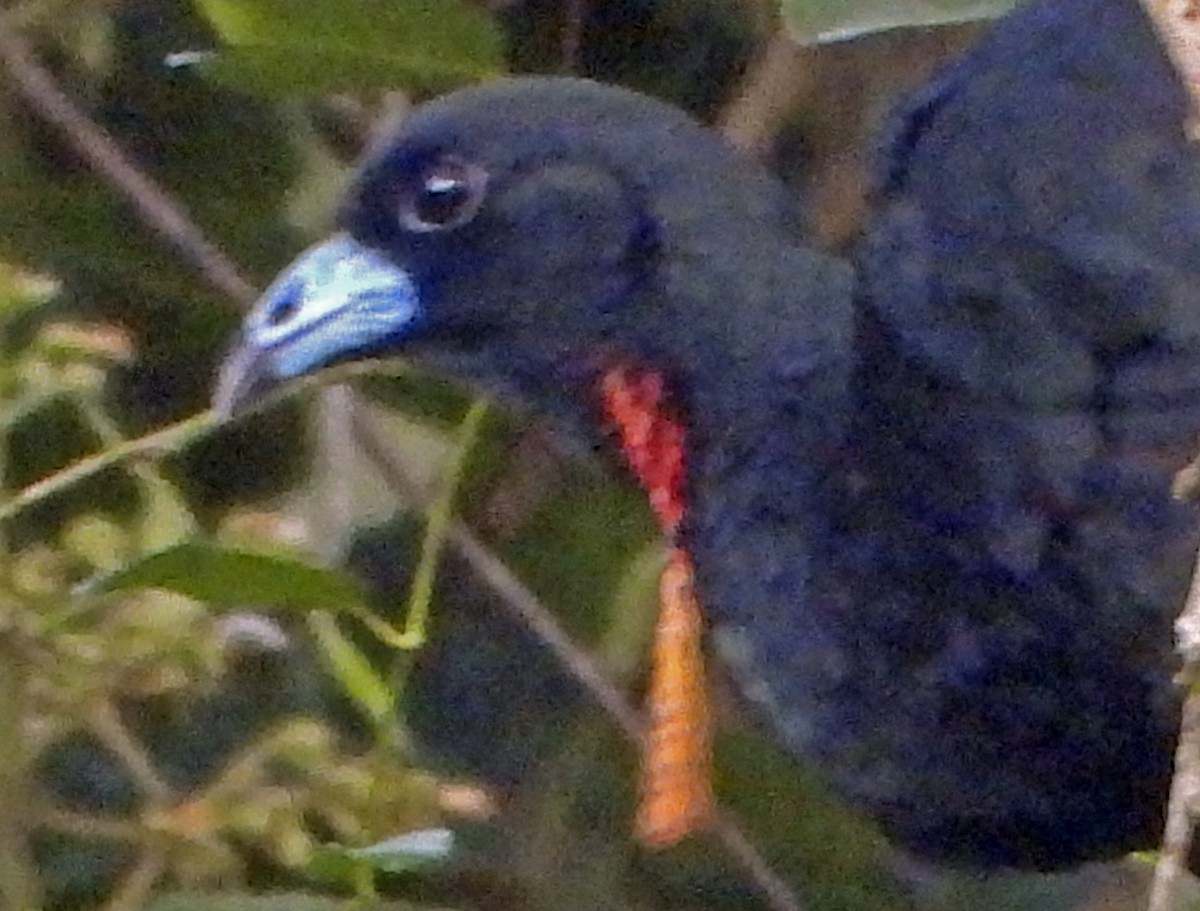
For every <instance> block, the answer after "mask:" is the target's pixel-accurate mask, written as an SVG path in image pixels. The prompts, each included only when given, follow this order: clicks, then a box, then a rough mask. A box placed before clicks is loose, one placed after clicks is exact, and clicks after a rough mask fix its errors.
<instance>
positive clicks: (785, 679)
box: [218, 0, 1200, 869]
mask: <svg viewBox="0 0 1200 911" xmlns="http://www.w3.org/2000/svg"><path fill="white" fill-rule="evenodd" d="M1185 113H1186V105H1185V99H1184V95H1183V91H1182V89H1181V88H1180V86H1179V84H1178V83H1177V81H1176V79H1175V77H1174V75H1173V72H1172V70H1171V68H1170V66H1169V64H1168V62H1167V60H1166V58H1165V56H1164V54H1163V52H1162V51H1161V50H1160V48H1159V46H1158V44H1157V43H1156V41H1155V38H1154V36H1153V34H1152V33H1151V31H1150V28H1149V26H1148V24H1147V22H1146V20H1145V19H1144V18H1143V16H1142V14H1141V12H1140V10H1139V8H1138V5H1137V2H1136V0H1048V2H1040V3H1034V4H1032V5H1029V6H1027V7H1024V8H1023V9H1021V10H1020V11H1018V12H1017V13H1015V14H1013V15H1011V16H1010V17H1008V18H1007V19H1006V20H1004V21H1002V22H1001V23H1000V24H999V25H998V26H997V27H996V28H995V29H994V30H993V32H992V33H991V34H990V36H989V37H987V38H985V39H984V40H983V41H982V42H981V44H980V45H979V46H978V47H977V48H976V49H975V50H974V51H973V52H972V53H970V54H969V55H968V56H967V57H966V58H965V59H963V60H962V61H961V62H959V63H957V64H956V65H954V66H953V67H952V68H950V69H949V70H948V71H946V72H945V73H943V74H942V75H941V76H940V77H939V78H938V79H937V80H936V81H935V82H934V83H933V84H932V85H931V86H929V87H928V88H927V89H925V90H923V91H922V92H921V93H919V94H918V95H917V97H916V98H915V99H913V100H912V101H911V102H910V103H908V104H907V106H906V107H905V108H904V109H903V110H902V111H901V112H900V113H899V115H898V116H897V117H896V118H895V122H894V124H893V126H892V127H891V129H890V130H889V131H888V133H887V137H886V141H885V142H884V143H883V148H882V151H881V154H880V156H879V162H878V168H877V175H876V183H875V188H874V194H873V197H872V207H871V214H870V217H869V222H868V225H867V228H866V231H865V236H864V239H863V242H862V244H861V248H860V251H859V254H858V258H857V263H856V269H855V270H853V271H852V270H851V268H848V267H847V266H846V265H844V264H842V263H840V262H837V261H835V260H833V259H832V258H829V257H827V256H824V255H820V254H817V253H814V252H811V251H808V250H805V249H804V248H803V247H802V246H800V245H799V244H797V243H795V242H794V239H793V237H792V236H791V232H790V229H789V224H790V222H789V215H788V212H787V211H785V206H784V204H783V202H782V200H783V199H784V198H785V195H786V194H785V191H784V190H783V188H782V187H781V186H779V185H778V184H776V183H775V181H774V180H773V179H772V178H771V177H769V176H768V175H767V174H766V173H764V172H763V171H761V170H760V169H759V168H758V167H757V166H755V165H753V164H751V163H749V162H747V161H744V160H742V159H741V158H739V157H738V156H737V155H736V154H735V153H734V152H732V151H731V150H730V149H728V148H727V147H726V146H724V145H723V144H722V142H721V141H720V140H719V139H718V138H717V137H716V136H715V135H713V134H711V133H709V132H707V131H705V130H704V129H702V128H701V127H699V126H698V125H696V124H694V123H693V122H692V121H690V120H689V119H688V118H687V117H686V116H685V115H683V114H681V113H679V112H677V111H676V110H674V109H672V108H670V107H668V106H666V105H664V104H661V103H659V102H656V101H653V100H650V99H648V98H645V97H642V96H639V95H636V94H633V93H631V92H628V91H624V90H621V89H617V88H612V87H605V86H601V85H598V84H594V83H589V82H586V81H582V80H572V79H553V78H526V79H509V80H500V81H496V82H493V83H490V84H487V85H484V86H482V87H478V88H472V89H468V90H465V91H461V92H457V93H454V94H451V95H448V96H446V97H444V98H441V99H439V100H436V101H434V102H432V103H429V104H427V105H425V106H423V107H421V108H419V109H417V110H415V111H414V112H413V113H412V114H411V116H409V117H408V118H407V119H406V120H405V121H404V122H403V123H402V124H401V125H400V126H399V127H398V128H397V129H396V130H395V131H394V132H392V133H391V134H390V135H388V136H387V137H386V138H385V139H383V140H382V141H381V142H380V143H379V144H377V146H376V147H375V148H374V149H373V150H372V151H370V152H369V154H368V155H367V157H366V160H365V161H364V162H363V164H362V165H361V168H360V170H359V172H358V175H357V178H356V179H355V181H354V183H353V185H352V187H351V188H350V190H349V193H348V195H347V198H346V201H345V204H344V207H343V209H342V214H341V228H342V231H341V233H339V234H337V235H336V236H335V237H334V238H332V239H331V240H329V241H328V242H326V243H324V244H322V245H321V246H318V247H316V248H314V249H312V250H310V251H309V252H308V253H306V254H305V255H304V256H303V257H302V258H301V259H300V260H299V261H298V262H297V263H296V264H295V265H293V266H292V267H291V268H290V269H289V270H288V271H287V272H286V273H284V274H283V275H282V276H281V277H280V278H279V279H278V281H277V282H276V283H275V284H274V286H273V287H272V288H271V289H270V290H269V291H268V292H267V294H266V295H265V297H264V299H263V301H262V302H261V303H260V304H259V306H258V308H257V309H256V310H255V311H254V313H253V314H252V315H251V316H250V317H249V319H248V320H247V322H246V324H245V328H244V331H243V335H242V337H241V339H240V340H239V343H238V347H237V349H236V350H235V352H234V353H233V354H232V355H231V357H230V359H229V361H228V362H227V363H226V366H225V369H224V372H223V377H222V382H221V388H220V390H219V393H218V408H219V409H220V410H223V411H225V412H230V411H235V410H237V409H239V408H241V407H242V406H243V405H245V404H246V403H248V402H251V401H253V400H255V399H256V398H257V397H258V396H259V394H260V393H261V392H262V391H263V390H264V389H266V388H268V387H270V386H272V385H275V384H277V383H279V382H281V381H283V380H286V379H288V378H291V377H295V376H298V375H300V374H305V373H308V372H311V371H314V370H316V369H318V368H320V367H322V366H325V365H328V364H332V363H334V362H339V361H345V360H347V359H350V358H358V357H368V356H372V355H377V354H380V353H393V352H403V353H405V354H407V355H410V356H411V357H412V358H414V359H417V360H419V361H420V362H422V363H424V364H427V365H428V366H430V367H431V368H433V369H435V370H438V371H443V372H445V373H448V374H452V375H455V376H458V377H461V378H464V379H466V380H468V381H470V382H473V383H476V384H478V385H479V386H481V387H482V388H484V389H486V390H489V391H491V392H493V393H495V394H497V395H498V396H500V397H502V398H503V399H505V400H507V401H510V402H513V403H516V404H518V405H523V406H525V407H527V408H529V409H532V410H533V411H535V412H537V413H540V414H544V415H546V416H548V417H549V418H550V419H552V420H553V421H555V422H557V424H558V425H559V426H560V427H561V428H562V429H563V430H564V432H565V433H566V434H568V435H569V436H572V437H576V438H579V439H582V440H584V441H587V442H589V443H590V442H595V443H597V444H600V445H604V441H605V436H604V433H603V429H602V424H603V422H602V421H601V420H600V418H601V413H600V405H599V403H598V389H599V388H600V387H599V384H600V382H601V379H602V377H604V376H606V375H608V374H609V373H610V372H611V371H612V370H614V369H630V370H634V371H639V372H640V373H639V375H650V376H653V377H655V378H658V379H660V380H661V382H662V383H663V384H664V387H665V390H666V395H667V398H666V399H665V403H664V406H665V407H666V408H668V409H669V410H670V412H671V413H672V414H673V415H675V416H676V418H677V420H678V421H679V422H680V423H681V425H682V426H683V427H684V428H685V430H686V437H685V450H686V480H685V493H686V502H687V511H686V514H685V515H684V517H683V521H682V526H681V531H680V535H681V540H682V543H683V544H684V545H685V546H686V548H687V549H688V551H689V552H690V554H691V557H692V559H693V561H694V565H695V573H696V584H697V588H698V592H699V596H700V600H701V602H702V604H703V607H704V610H705V615H706V618H707V623H708V626H709V634H710V641H711V645H712V647H713V650H714V651H715V652H716V654H717V655H718V656H719V658H720V659H721V661H722V662H723V663H724V664H725V665H727V666H728V667H729V668H730V670H731V673H732V675H733V676H734V678H735V679H736V680H737V681H738V683H739V684H740V686H741V688H742V690H743V691H744V692H745V694H746V696H747V697H748V698H749V700H750V701H751V702H752V703H753V704H754V705H755V706H756V707H757V708H758V710H759V711H760V713H761V716H762V717H763V718H764V719H766V720H767V721H768V722H769V724H770V725H771V727H772V729H773V730H774V731H775V732H776V733H777V735H778V737H779V738H780V739H781V740H782V742H783V743H785V744H786V745H787V746H788V747H789V748H790V749H791V750H792V751H793V752H795V753H796V754H798V755H799V756H801V757H804V758H805V759H808V760H811V761H812V762H814V763H815V764H816V765H818V766H819V767H820V768H821V769H822V770H823V772H824V773H825V774H826V775H827V776H828V778H829V779H830V781H831V782H832V783H833V785H834V786H835V788H836V789H837V790H838V791H839V792H840V793H841V794H843V795H844V796H845V797H846V798H847V799H848V800H849V801H850V802H852V803H853V804H854V805H856V806H858V807H860V808H862V809H864V810H865V811H867V812H868V813H870V814H871V815H872V816H873V817H874V818H875V819H876V820H877V821H878V822H879V823H880V824H881V826H882V827H883V828H884V830H885V831H887V832H888V833H889V835H890V836H891V837H892V838H893V839H894V840H895V841H896V842H897V843H899V844H901V845H903V846H905V847H907V848H909V849H911V850H913V851H915V852H917V853H919V854H921V855H924V856H928V857H935V858H942V859H947V860H952V861H958V862H965V863H971V864H978V865H987V866H991V865H1012V866H1022V867H1033V868H1039V869H1049V868H1055V867H1061V866H1065V865H1069V864H1072V863H1075V862H1079V861H1081V860H1084V859H1090V858H1099V857H1105V856H1113V855H1115V854H1118V853H1121V852H1123V851H1126V850H1129V849H1131V848H1135V847H1139V846H1146V845H1152V844H1154V843H1155V842H1156V840H1157V833H1158V831H1159V826H1160V821H1161V815H1162V805H1163V802H1164V798H1165V790H1166V784H1167V781H1168V779H1169V770H1170V754H1171V742H1172V736H1173V728H1174V719H1175V710H1176V699H1175V694H1174V693H1173V690H1172V687H1171V674H1172V661H1171V635H1170V630H1171V624H1170V618H1171V617H1172V616H1173V614H1174V613H1175V611H1176V610H1177V609H1178V607H1179V605H1180V603H1181V601H1182V598H1183V595H1184V592H1185V588H1186V583H1187V579H1188V574H1189V571H1190V567H1191V553H1192V552H1193V551H1194V549H1195V546H1196V544H1197V540H1198V535H1197V522H1196V517H1195V515H1194V513H1193V512H1192V511H1191V509H1189V508H1188V507H1186V506H1184V505H1181V504H1178V503H1175V502H1173V501H1172V500H1171V498H1170V494H1169V488H1170V483H1171V479H1172V475H1173V472H1175V471H1176V470H1178V469H1179V468H1180V467H1182V466H1183V465H1184V464H1185V463H1186V462H1187V459H1188V457H1189V456H1190V455H1191V450H1192V449H1193V447H1194V446H1195V445H1196V443H1197V440H1198V439H1200V303H1198V302H1196V301H1195V300H1194V295H1195V294H1196V291H1195V289H1196V288H1197V287H1200V282H1197V280H1196V278H1197V276H1196V272H1197V271H1200V167H1198V165H1197V158H1196V155H1195V153H1194V152H1193V151H1192V150H1191V149H1190V148H1189V147H1188V145H1187V143H1186V141H1185V139H1184V135H1183V131H1182V123H1183V120H1184V116H1185ZM610 448H611V447H610Z"/></svg>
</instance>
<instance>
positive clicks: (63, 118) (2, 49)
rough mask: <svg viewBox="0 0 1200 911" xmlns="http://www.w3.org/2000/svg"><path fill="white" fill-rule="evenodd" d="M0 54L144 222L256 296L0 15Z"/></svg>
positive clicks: (213, 280) (248, 297) (38, 105)
mask: <svg viewBox="0 0 1200 911" xmlns="http://www.w3.org/2000/svg"><path fill="white" fill-rule="evenodd" d="M0 60H2V61H3V62H4V65H5V66H6V67H7V68H8V71H9V73H10V74H11V75H12V77H13V80H14V81H15V82H16V87H17V90H18V91H19V92H20V93H21V96H22V97H23V98H24V99H25V101H26V103H27V104H29V106H30V107H31V108H33V109H34V110H35V111H36V112H37V113H38V115H39V116H41V117H42V119H43V120H45V121H47V122H48V123H51V124H53V125H54V126H56V127H58V128H59V129H60V130H61V131H62V132H63V133H64V134H65V136H66V138H67V140H68V141H69V142H70V143H71V146H72V148H74V149H75V151H76V152H77V153H79V155H80V156H81V157H82V158H83V159H84V160H85V161H87V163H88V164H90V165H91V166H92V167H93V168H95V169H96V171H98V172H99V173H100V175H101V176H102V177H104V179H105V180H106V181H107V182H108V184H109V186H111V187H112V188H113V189H115V190H116V191H117V192H119V193H120V194H121V195H122V196H124V197H125V199H126V201H127V202H129V203H130V204H131V205H132V206H133V208H134V210H135V211H136V212H137V215H138V218H139V219H141V221H142V223H143V224H145V225H147V226H148V227H149V228H151V229H152V230H153V231H154V232H155V233H157V234H158V235H159V236H160V237H161V238H162V239H163V240H165V241H166V242H167V243H168V244H169V245H170V246H172V247H174V248H175V250H176V251H177V252H178V253H180V254H182V255H183V258H184V259H186V260H187V261H188V262H190V263H192V265H193V266H195V267H196V268H197V269H198V270H199V271H200V274H201V275H203V276H204V278H205V279H206V280H207V281H208V282H209V284H211V285H212V286H213V287H214V288H217V289H218V290H220V291H222V292H224V293H225V294H227V295H229V296H230V297H231V298H233V299H234V300H235V301H237V302H238V303H239V304H241V305H242V306H249V304H250V303H251V302H252V301H253V300H254V298H255V297H256V296H257V295H256V293H255V290H254V288H253V286H251V285H250V283H249V282H247V281H246V280H245V279H244V278H242V276H241V274H240V273H239V272H238V270H237V269H236V268H235V267H234V265H233V263H232V262H231V261H230V259H229V257H227V256H226V255H225V254H224V253H222V252H221V251H220V249H218V248H217V246H216V245H215V244H213V243H212V242H211V241H210V240H209V239H208V238H207V237H205V236H204V233H203V232H202V231H201V230H200V228H199V227H198V226H197V225H196V223H195V222H194V221H193V220H192V219H191V217H190V216H189V215H188V213H187V212H186V211H185V210H184V208H183V206H181V205H180V204H179V203H178V202H177V201H176V200H175V199H173V198H172V197H171V196H170V195H168V193H167V192H166V190H164V189H163V188H162V187H160V186H159V185H158V184H157V183H156V182H155V181H154V180H153V179H151V178H150V177H149V176H148V175H147V174H146V173H145V172H144V171H142V170H141V169H140V168H138V166H137V165H136V164H135V163H134V162H133V160H132V159H131V158H130V157H129V156H128V155H127V154H126V153H125V151H124V150H123V149H122V148H121V147H120V146H119V145H118V144H117V143H116V141H115V140H114V139H113V138H112V136H110V135H109V134H108V132H107V131H106V130H105V129H104V128H103V127H101V126H100V125H99V124H97V123H96V122H95V121H94V120H92V119H91V118H90V117H88V115H87V114H85V113H84V112H83V111H82V110H81V109H80V108H79V106H78V105H76V104H75V102H73V101H72V100H71V99H70V98H68V97H67V95H66V93H65V92H63V90H62V89H61V88H59V86H58V84H57V82H56V81H55V79H54V77H53V76H52V75H51V74H50V73H49V71H47V70H46V68H45V67H43V66H42V65H41V64H40V63H39V62H38V61H37V60H36V59H35V58H34V56H33V54H32V53H31V52H30V50H29V48H28V46H27V45H26V44H25V42H24V41H23V40H22V39H21V38H20V37H19V36H18V35H17V34H16V32H15V31H14V30H13V28H12V27H11V25H10V24H9V23H8V21H7V20H6V18H5V17H4V16H2V15H0Z"/></svg>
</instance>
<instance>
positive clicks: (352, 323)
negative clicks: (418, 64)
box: [217, 78, 781, 413]
mask: <svg viewBox="0 0 1200 911" xmlns="http://www.w3.org/2000/svg"><path fill="white" fill-rule="evenodd" d="M746 170H749V173H748V174H744V173H740V172H742V171H746ZM780 221H781V216H780V203H779V193H778V191H777V189H776V186H775V184H773V183H772V182H771V181H770V180H769V179H768V178H766V177H765V176H762V175H761V174H759V173H758V171H757V170H756V169H747V168H746V167H745V163H744V162H740V161H739V160H738V159H737V157H736V155H735V154H734V153H733V152H732V151H731V150H729V149H728V148H726V147H725V146H724V145H723V144H722V143H721V142H720V141H719V140H718V139H717V138H716V137H715V136H714V135H712V134H710V133H709V132H708V131H706V130H704V129H703V128H701V127H700V126H699V125H697V124H696V123H694V122H693V121H692V120H690V119H689V118H688V117H687V115H685V114H683V113H682V112H680V111H678V110H676V109H674V108H672V107H670V106H668V105H665V104H662V103H660V102H657V101H654V100H652V99H649V98H646V97H644V96H641V95H637V94H635V93H633V92H629V91H625V90H622V89H618V88H613V87H607V86H601V85H598V84H596V83H592V82H587V81H584V80H576V79H548V78H540V79H538V78H527V79H510V80H502V81H498V82H494V83H491V84H489V85H485V86H482V87H477V88H473V89H468V90H465V91H462V92H458V93H455V94H452V95H449V96H446V97H444V98H441V99H439V100H437V101H434V102H432V103H430V104H427V105H425V106H423V107H421V108H418V109H417V110H416V111H415V112H413V113H412V114H411V115H410V116H408V117H407V118H406V119H405V120H404V122H403V123H402V124H401V125H400V126H399V127H398V128H397V129H396V130H394V131H392V132H391V133H390V134H388V135H386V136H384V137H383V138H382V139H381V140H380V141H379V142H378V143H377V144H376V145H375V146H374V147H373V148H372V149H371V150H370V151H369V152H368V154H367V156H366V158H365V161H364V163H363V164H362V165H361V166H360V168H359V170H358V173H357V175H356V177H355V179H354V181H353V183H352V186H351V188H350V190H349V192H348V194H347V197H346V200H345V202H344V204H343V207H342V210H341V216H340V228H341V230H340V232H339V233H338V234H336V235H335V236H334V237H333V238H331V239H329V240H327V241H325V242H324V243H322V244H319V245H318V246H316V247H314V248H312V249H311V250H309V251H308V252H307V253H305V254H303V255H302V256H301V257H300V258H299V259H298V260H297V261H296V262H295V263H294V264H293V265H292V266H291V267H289V268H288V269H287V270H286V271H285V272H284V273H283V274H282V275H281V276H280V277H279V278H278V279H277V280H276V281H275V283H274V284H273V285H272V286H271V288H270V289H269V290H268V291H267V292H266V294H265V295H264V296H263V298H262V300H261V301H260V302H259V304H258V305H257V307H256V308H255V310H254V311H253V313H252V314H251V315H250V316H249V317H248V319H247V320H246V323H245V326H244V328H243V332H242V336H241V338H240V340H239V343H238V346H237V349H236V351H235V352H234V354H233V355H232V356H231V357H230V359H229V360H228V361H227V363H226V365H225V368H224V371H223V375H222V380H221V384H220V388H219V390H218V394H217V409H218V411H220V412H225V413H230V412H233V411H236V410H239V409H241V408H242V407H244V406H246V405H248V404H250V403H252V402H253V401H255V400H256V399H257V398H258V397H259V396H260V394H261V393H262V392H263V391H265V390H266V389H268V388H270V387H272V386H274V385H277V384H278V383H280V382H282V381H285V380H288V379H291V378H294V377H297V376H300V375H303V374H307V373H310V372H313V371H315V370H317V369H319V368H322V367H325V366H329V365H331V364H334V363H338V362H342V361H346V360H350V359H354V358H359V357H364V356H371V355H382V354H391V353H396V352H399V351H404V352H405V353H410V354H412V355H413V356H415V357H417V358H418V359H421V360H425V361H427V362H429V363H431V364H433V365H434V366H435V367H438V368H441V369H448V370H449V371H450V372H452V373H456V374H458V375H460V376H465V377H466V378H468V379H473V380H479V381H482V382H483V383H484V384H485V385H488V384H490V385H493V386H498V387H504V386H508V387H510V388H513V389H515V391H517V392H518V393H520V392H521V391H522V387H523V386H525V385H527V382H526V379H527V378H534V377H536V380H537V382H539V383H541V384H543V385H545V384H546V383H547V381H548V380H549V381H551V382H554V381H556V380H561V381H562V382H570V381H571V376H570V374H571V372H572V371H580V370H584V369H586V364H585V362H586V361H587V360H588V358H595V357H598V356H602V355H604V354H605V353H606V352H605V351H604V350H602V349H604V348H605V347H606V346H607V345H609V344H610V343H611V344H612V345H613V346H614V347H618V348H620V347H621V346H626V347H633V348H645V349H646V351H640V350H638V351H618V352H616V353H618V354H620V355H621V356H629V357H632V358H634V359H638V358H641V357H642V356H643V355H645V356H647V357H658V356H660V355H661V354H662V352H659V351H654V352H653V353H650V351H651V349H655V348H656V346H657V345H658V344H659V342H658V341H657V340H658V339H662V338H668V337H671V336H672V333H671V332H669V331H666V330H667V329H669V328H670V327H672V325H676V326H677V325H678V323H679V322H680V321H681V320H688V319H691V317H693V316H694V313H688V312H684V311H686V310H687V309H688V308H689V307H690V306H691V304H690V303H689V294H688V290H689V289H690V288H694V287H695V286H697V285H698V284H703V285H705V287H706V290H707V292H708V293H709V294H710V296H711V297H713V298H716V299H720V297H721V293H720V287H719V286H720V285H721V284H722V282H723V279H722V274H723V272H724V273H727V274H729V275H733V274H734V273H739V272H742V271H744V270H747V269H753V263H752V262H747V261H745V260H746V257H745V256H738V257H734V256H731V254H730V243H731V240H732V239H733V237H732V235H735V234H736V235H741V236H740V237H738V238H736V239H737V240H738V241H739V242H741V243H744V242H745V240H746V238H745V234H746V233H747V228H746V227H745V226H747V225H749V226H751V229H753V226H756V225H759V224H760V223H769V224H770V225H771V229H772V230H776V231H777V230H778V226H779V224H780ZM739 225H740V226H741V227H734V226H739ZM725 228H728V229H729V230H724V229H725ZM751 233H753V231H752V230H751ZM723 263H724V264H727V266H724V267H723V266H722V264H723ZM701 272H703V273H705V276H704V280H703V282H701V281H700V279H699V277H698V273H701ZM713 285H716V286H717V287H713ZM674 334H675V335H678V333H674ZM712 334H713V336H714V337H719V336H722V335H724V334H725V333H722V332H720V331H717V330H716V327H714V332H713V333H712ZM577 378H578V377H577Z"/></svg>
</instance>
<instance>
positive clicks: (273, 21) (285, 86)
mask: <svg viewBox="0 0 1200 911" xmlns="http://www.w3.org/2000/svg"><path fill="white" fill-rule="evenodd" d="M195 3H196V5H197V6H198V7H199V8H200V11H201V12H202V13H203V14H204V15H205V16H206V17H207V18H208V20H209V21H210V22H211V23H212V24H213V26H214V27H215V28H216V30H217V33H218V34H219V35H220V36H221V39H222V41H223V42H224V45H225V47H224V48H223V49H222V50H221V52H220V53H219V54H217V55H216V56H215V57H206V56H204V55H194V56H192V55H180V56H181V58H183V59H186V58H187V57H189V56H192V60H191V63H192V64H193V65H195V66H196V67H197V68H199V69H200V70H201V71H202V72H204V73H206V74H207V75H210V76H211V77H212V78H213V79H215V80H216V81H219V82H222V83H226V84H233V85H235V86H237V87H239V88H241V89H243V90H245V91H250V92H254V93H257V94H264V95H269V96H270V95H297V94H302V95H312V94H323V93H328V92H333V91H349V90H356V89H357V90H362V89H372V88H394V87H398V86H406V87H416V88H425V89H431V90H432V89H439V88H446V87H449V86H453V85H457V84H460V83H463V82H468V81H476V80H478V79H482V78H485V77H487V76H491V75H495V74H496V73H499V72H502V71H503V69H504V62H503V55H502V48H501V43H500V37H499V33H498V32H497V30H496V27H495V24H494V23H493V22H492V19H491V17H490V16H488V14H487V13H486V12H485V11H484V10H483V9H482V8H481V7H480V6H479V5H477V4H472V3H468V2H465V0H436V2H432V0H303V2H301V0H195Z"/></svg>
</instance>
